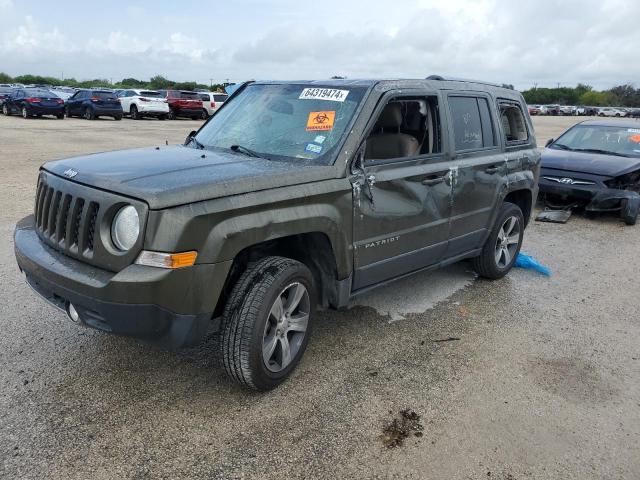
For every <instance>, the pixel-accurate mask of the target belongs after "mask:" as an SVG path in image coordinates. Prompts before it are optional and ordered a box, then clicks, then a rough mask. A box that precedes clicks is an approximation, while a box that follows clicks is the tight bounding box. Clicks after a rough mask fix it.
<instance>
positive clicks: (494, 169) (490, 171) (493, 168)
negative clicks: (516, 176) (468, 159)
mask: <svg viewBox="0 0 640 480" xmlns="http://www.w3.org/2000/svg"><path fill="white" fill-rule="evenodd" d="M498 170H499V167H497V166H496V165H492V166H491V167H487V168H485V169H484V171H485V172H486V173H488V174H489V175H493V174H494V173H496V172H497V171H498Z"/></svg>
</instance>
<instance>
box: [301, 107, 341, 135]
mask: <svg viewBox="0 0 640 480" xmlns="http://www.w3.org/2000/svg"><path fill="white" fill-rule="evenodd" d="M335 118H336V112H335V110H329V111H324V112H309V118H308V119H307V131H309V132H317V131H323V130H332V129H333V122H334V120H335Z"/></svg>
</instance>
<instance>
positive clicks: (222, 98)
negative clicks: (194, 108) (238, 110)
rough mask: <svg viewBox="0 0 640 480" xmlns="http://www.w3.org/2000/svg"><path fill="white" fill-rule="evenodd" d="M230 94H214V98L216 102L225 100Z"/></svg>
mask: <svg viewBox="0 0 640 480" xmlns="http://www.w3.org/2000/svg"><path fill="white" fill-rule="evenodd" d="M227 97H228V95H214V96H213V99H214V100H215V101H216V102H225V101H226V100H227Z"/></svg>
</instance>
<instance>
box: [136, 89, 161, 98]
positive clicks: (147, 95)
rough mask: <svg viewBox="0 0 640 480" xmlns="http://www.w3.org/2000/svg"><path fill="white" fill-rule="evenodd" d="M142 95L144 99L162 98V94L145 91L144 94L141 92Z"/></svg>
mask: <svg viewBox="0 0 640 480" xmlns="http://www.w3.org/2000/svg"><path fill="white" fill-rule="evenodd" d="M140 95H142V96H143V97H160V92H152V91H147V90H143V91H142V92H140Z"/></svg>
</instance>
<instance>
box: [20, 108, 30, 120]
mask: <svg viewBox="0 0 640 480" xmlns="http://www.w3.org/2000/svg"><path fill="white" fill-rule="evenodd" d="M20 113H22V118H29V117H30V116H31V115H29V111H28V110H27V107H24V106H23V107H22V109H21V110H20Z"/></svg>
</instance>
